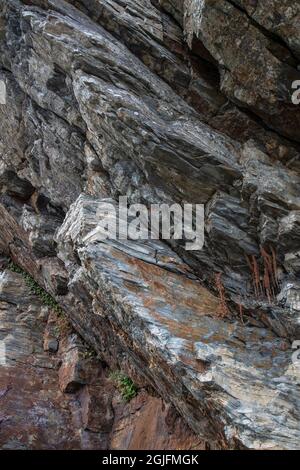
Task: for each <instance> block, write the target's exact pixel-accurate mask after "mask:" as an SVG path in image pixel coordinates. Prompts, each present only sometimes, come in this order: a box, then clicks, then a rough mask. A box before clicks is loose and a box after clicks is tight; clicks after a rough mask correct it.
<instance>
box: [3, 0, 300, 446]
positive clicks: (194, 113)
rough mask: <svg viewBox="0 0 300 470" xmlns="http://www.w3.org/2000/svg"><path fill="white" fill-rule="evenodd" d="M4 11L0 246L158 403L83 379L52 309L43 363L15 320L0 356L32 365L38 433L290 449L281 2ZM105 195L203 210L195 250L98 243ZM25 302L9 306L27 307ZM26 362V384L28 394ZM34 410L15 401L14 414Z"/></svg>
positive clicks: (286, 113) (286, 98)
mask: <svg viewBox="0 0 300 470" xmlns="http://www.w3.org/2000/svg"><path fill="white" fill-rule="evenodd" d="M0 15H1V16H0V81H1V82H2V83H4V84H5V90H6V96H5V104H0V114H1V117H0V225H1V230H0V251H1V252H2V254H3V255H5V256H8V257H10V258H11V259H13V261H14V262H15V263H16V264H18V265H19V266H21V267H22V268H23V269H24V270H25V271H26V272H28V273H30V275H31V276H33V277H34V279H35V280H36V281H37V282H38V283H39V284H40V286H42V287H43V288H45V289H46V290H47V291H48V292H49V293H50V294H51V295H52V296H53V297H55V299H56V301H57V302H58V303H59V305H60V306H61V308H62V309H63V310H64V312H65V314H66V316H67V317H68V319H69V321H70V323H71V324H72V327H73V328H74V330H75V331H76V332H77V334H79V335H80V336H81V337H82V338H83V339H84V341H85V342H86V343H87V344H89V345H90V346H91V347H92V348H93V349H94V350H95V351H96V352H97V354H98V355H99V357H100V358H101V360H102V361H103V362H105V364H107V365H108V366H109V367H110V368H112V369H114V368H118V369H122V370H125V371H126V373H128V375H130V377H132V379H133V380H134V381H135V382H136V383H137V384H138V385H139V386H140V387H142V388H143V387H150V388H151V390H152V393H153V392H154V391H155V394H156V395H157V396H151V397H150V396H148V395H147V394H146V392H142V393H141V394H140V395H139V396H138V397H137V398H135V399H134V401H133V402H131V403H130V404H129V405H127V408H126V407H125V408H124V406H123V407H122V405H120V406H121V411H120V407H119V405H116V406H115V408H114V405H113V403H114V400H113V399H111V398H110V395H109V393H110V392H107V394H108V395H109V397H107V394H101V393H100V391H99V386H100V385H99V383H100V384H102V385H101V386H103V387H106V386H107V387H108V389H110V385H106V381H107V380H108V379H107V376H106V375H105V373H104V372H101V374H100V376H99V383H96V384H94V383H93V380H92V379H91V378H90V374H91V370H90V369H89V367H88V366H84V367H81V365H80V360H79V359H80V346H78V344H77V341H79V342H80V341H81V340H78V337H76V336H72V335H71V336H70V335H69V336H68V335H67V337H66V338H65V339H64V341H62V342H60V343H62V344H58V342H57V338H56V337H55V335H54V334H53V331H54V330H53V329H55V324H56V319H55V317H54V318H53V317H51V315H50V317H49V319H48V324H47V327H46V326H45V328H46V333H45V337H44V339H42V340H41V341H42V343H39V345H40V344H43V341H44V349H45V351H44V350H43V351H41V357H40V356H39V355H38V357H36V356H35V353H34V352H33V350H32V347H31V346H32V344H31V343H32V341H33V340H32V339H31V340H30V344H31V346H30V345H29V346H30V347H29V349H30V348H31V349H30V351H29V350H28V351H24V348H25V347H26V344H27V339H26V334H27V333H26V334H25V333H24V332H22V331H23V330H22V328H23V326H22V327H20V328H21V333H20V334H21V337H22V338H23V336H24V343H23V342H22V344H20V341H17V342H14V344H15V346H14V348H13V350H14V354H15V355H17V357H19V356H21V357H23V356H26V361H27V360H28V361H29V363H30V364H31V361H37V363H38V364H39V361H41V360H43V361H45V360H46V358H47V364H48V366H47V367H48V368H47V372H46V373H45V375H46V378H45V380H48V378H47V377H48V374H49V380H48V381H49V383H50V382H51V386H50V385H49V392H48V388H47V393H49V394H51V393H53V394H55V397H56V398H55V400H56V401H54V402H53V403H54V405H53V410H54V411H53V413H54V414H55V413H56V414H55V416H56V418H53V423H54V424H53V426H55V422H56V423H58V422H59V420H62V422H63V423H64V429H65V431H64V432H65V435H64V437H60V435H59V433H58V434H57V433H56V432H53V435H55V436H56V437H53V439H57V441H56V442H53V444H51V445H52V446H53V448H56V447H57V442H58V441H59V440H60V442H63V444H62V447H64V448H72V447H76V448H88V447H89V446H90V447H92V448H95V447H96V448H97V447H98V446H104V447H105V446H106V447H107V446H111V447H112V448H131V449H132V448H135V447H136V448H143V446H147V445H148V446H150V447H151V446H152V448H157V447H161V448H167V447H168V446H173V445H174V446H175V448H183V447H186V448H187V447H188V448H191V447H193V446H200V448H204V447H205V446H209V447H210V448H233V449H236V448H251V449H298V448H299V442H300V440H299V437H300V425H299V423H300V393H299V385H300V369H299V365H297V364H294V363H293V361H292V355H293V349H292V343H293V341H294V340H297V339H299V335H300V327H299V325H300V317H299V315H300V306H299V295H300V287H299V275H300V230H299V217H300V216H299V214H300V176H299V169H300V165H299V154H300V151H299V148H300V147H299V145H300V143H299V141H300V137H299V135H300V134H299V127H300V108H299V106H297V105H295V104H293V101H292V95H293V93H294V91H295V90H294V88H293V84H294V82H296V81H297V80H300V71H299V70H298V62H299V60H300V57H299V56H300V49H299V34H298V31H299V28H300V10H299V6H298V5H297V2H293V1H292V0H284V1H280V2H279V1H275V0H274V1H269V2H262V1H259V0H257V1H250V0H249V1H248V0H245V1H243V0H231V1H229V0H227V1H226V0H221V1H220V0H201V1H200V0H185V1H177V0H160V1H159V0H152V1H151V0H142V1H141V0H139V1H138V0H125V1H124V0H92V1H91V0H89V1H87V0H79V1H78V0H77V1H71V0H70V1H68V2H66V1H62V0H60V1H58V0H32V1H31V0H30V1H29V0H24V1H22V2H21V1H19V0H9V1H4V0H0ZM119 196H127V198H128V201H129V203H143V204H145V205H147V206H149V205H150V204H153V203H159V204H160V203H171V202H172V203H173V202H176V203H179V204H183V203H197V204H205V244H204V247H203V249H202V250H199V251H186V250H185V248H184V243H183V242H182V241H178V240H172V241H170V242H162V241H154V240H152V241H141V240H139V241H138V242H136V241H135V242H134V241H130V240H128V241H125V240H119V241H113V240H106V241H99V240H98V239H97V238H95V237H93V236H92V234H93V231H94V229H95V228H96V227H97V224H98V217H99V207H101V202H103V201H110V202H112V203H113V204H116V201H117V200H118V197H119ZM3 276H4V278H3V279H6V277H5V276H9V274H3ZM10 276H11V275H10ZM1 282H4V281H3V280H2V281H1ZM5 282H6V281H5ZM10 282H16V281H13V279H12V280H11V281H10ZM22 289H24V286H23V287H22V283H21V281H20V292H17V290H16V288H15V289H14V294H13V295H11V294H9V291H10V288H9V289H8V292H6V293H5V294H4V298H3V299H4V300H3V302H6V304H5V305H4V307H3V308H4V311H5V312H7V313H6V314H5V315H4V317H3V318H4V319H3V320H1V322H0V333H1V335H2V336H3V335H4V338H7V337H8V339H7V340H6V339H5V341H9V337H10V335H12V337H14V335H17V330H18V329H17V326H16V325H12V324H10V325H11V326H10V327H9V331H11V332H10V333H9V334H7V328H8V327H7V326H5V325H6V323H7V322H8V323H9V319H8V318H9V317H10V316H13V317H15V315H16V311H15V309H16V306H15V303H14V301H13V299H12V297H13V296H16V295H20V296H21V297H22V296H23V295H22V292H23V291H22ZM4 290H5V289H4ZM16 292H17V293H16ZM23 297H24V296H23ZM35 305H36V299H33V298H31V297H30V296H29V297H28V298H27V297H25V299H24V309H25V310H26V309H29V311H30V308H33V309H34V308H35ZM22 308H23V307H22ZM36 311H39V312H40V313H38V314H37V315H38V316H39V315H40V314H41V306H39V308H38V307H36ZM26 312H27V310H26ZM48 313H49V312H48ZM44 314H45V318H46V317H47V318H48V314H46V313H44ZM32 315H33V316H34V315H36V314H32V313H30V314H29V313H28V312H27V313H26V314H25V319H27V317H28V318H31V319H32ZM52 315H53V314H52ZM1 318H2V317H1ZM34 318H35V319H36V318H37V317H36V316H34ZM26 321H27V320H26ZM32 321H33V319H32ZM34 321H35V320H34ZM3 325H4V326H3ZM28 325H29V324H27V327H26V331H27V332H28V329H29V326H28ZM30 325H31V326H30V328H32V331H33V333H32V334H33V336H34V335H37V336H38V338H39V341H40V338H41V336H42V335H41V329H40V326H39V325H35V323H30ZM14 328H15V329H14ZM45 328H44V329H45ZM3 332H4V333H3ZM40 347H41V346H39V348H40ZM61 348H63V350H61ZM57 350H58V352H57ZM49 354H50V356H49ZM57 354H58V356H57ZM52 355H53V357H52ZM49 357H50V359H49ZM57 358H59V360H61V361H62V364H61V366H60V369H59V371H58V369H57V368H55V367H56V366H54V365H52V362H53V361H54V362H53V364H54V363H55V364H56V361H57ZM49 364H50V366H49ZM1 367H4V366H1ZM5 367H6V366H5ZM10 367H11V366H10ZM14 367H17V366H16V365H14ZM29 367H31V366H29ZM39 367H40V366H39ZM48 369H49V370H48ZM5 370H6V369H5V368H4V372H3V374H4V377H5V374H6V372H5ZM30 370H31V369H30ZM34 370H35V374H34V377H33V379H32V380H29V379H28V382H27V386H28V387H32V388H33V389H35V390H38V391H39V395H40V393H41V392H40V390H44V388H43V386H42V384H41V382H40V380H42V379H41V377H40V376H39V374H38V371H39V368H38V367H36V368H35V369H34ZM16 374H17V375H16V377H17V376H18V373H17V372H16ZM54 374H55V381H54V379H53V376H54ZM0 380H2V379H0ZM22 380H23V381H24V382H26V380H25V378H23V379H22ZM5 387H6V388H5ZM7 387H8V385H4V386H3V387H1V388H3V390H4V392H3V397H4V398H5V399H6V400H9V396H10V393H11V392H10V393H9V391H8V390H9V387H8V389H7ZM59 387H60V388H59ZM6 389H7V391H5V390H6ZM45 390H46V389H45ZM65 392H67V394H66V393H65ZM36 393H37V392H36ZM43 393H45V392H43ZM69 393H71V395H72V397H73V398H69V395H68V394H69ZM102 395H103V396H102ZM49 396H50V395H49ZM158 396H161V397H163V398H164V400H166V401H168V402H170V405H165V404H163V402H162V400H161V398H158ZM74 397H76V398H74ZM2 399H3V398H1V395H0V400H2ZM37 399H38V398H37ZM51 400H52V398H51ZM77 402H79V403H80V404H79V405H78V403H77ZM95 403H96V405H95V408H96V410H94V414H93V413H91V412H90V407H91V404H95ZM171 405H172V406H174V407H175V409H176V410H177V412H179V414H180V415H181V417H182V419H183V420H184V421H182V420H180V419H179V418H178V417H176V418H172V417H170V416H171V415H172V416H173V414H174V413H175V412H174V411H173V408H172V406H171ZM7 406H8V407H9V406H12V405H11V404H8V405H7ZM31 406H32V403H27V402H26V401H24V402H23V401H20V410H21V411H20V413H21V414H22V413H25V410H28V409H31V408H30V407H31ZM41 406H42V405H41ZM22 407H23V408H22ZM68 407H69V409H70V410H71V411H70V413H68V418H67V417H65V416H64V412H63V411H62V410H65V409H66V408H68ZM97 407H99V408H98V409H97ZM92 408H94V406H92ZM8 409H9V408H8ZM32 409H33V408H32ZM51 409H52V408H51ZM99 409H101V410H103V409H105V413H103V411H99ZM169 409H170V410H171V411H168V410H169ZM22 410H23V411H22ZM7 413H12V411H9V412H7ZM41 413H42V414H43V417H45V419H50V418H51V416H52V414H51V413H52V411H51V412H50V410H49V408H48V407H46V409H45V408H44V411H43V412H42V411H41ZM132 414H133V415H134V416H135V417H136V418H134V419H137V421H136V422H134V423H132V422H131V418H130V416H131V415H132ZM33 415H34V413H33ZM70 415H71V416H73V418H74V416H75V415H76V419H80V420H81V421H80V422H79V421H77V424H76V426H75V427H74V426H73V425H71V422H70ZM78 416H80V418H78ZM174 416H176V415H175V414H174ZM47 417H48V418H47ZM73 418H72V419H73ZM5 419H6V418H4V420H5ZM51 419H52V418H51ZM74 419H75V418H74ZM139 419H140V420H141V423H140V422H139ZM118 420H119V421H118ZM161 420H162V421H161ZM174 420H175V421H176V425H174V426H173V427H174V429H175V434H176V433H177V434H176V435H170V433H169V430H168V429H169V428H168V423H169V425H170V423H174V422H175V421H174ZM143 421H144V422H148V424H149V426H148V427H149V429H151V432H149V436H150V435H151V443H150V442H149V441H147V439H146V437H141V436H144V431H143V430H142V428H141V427H140V426H142V422H143ZM0 422H1V423H2V424H1V427H0V442H1V445H2V446H7V445H8V446H15V445H19V444H16V443H17V442H19V441H18V439H19V438H17V437H16V435H15V434H14V429H13V427H14V426H15V425H16V424H13V425H12V427H10V425H9V424H8V425H7V426H6V425H4V424H3V420H2V421H0ZM161 422H163V423H164V424H163V425H161V424H159V423H161ZM184 423H187V424H188V425H189V426H190V428H191V429H192V430H193V432H194V433H195V435H194V434H193V433H192V432H191V431H189V430H188V429H187V427H186V426H185V424H184ZM33 426H34V424H33ZM171 426H172V424H171ZM2 429H4V436H9V437H6V438H5V439H6V440H2V441H1V439H2V438H1V432H2ZM6 429H7V430H6ZM80 429H84V430H85V431H84V433H83V434H82V433H81V432H79V430H80ZM89 429H90V432H91V433H93V437H94V438H95V439H96V440H94V441H93V442H92V441H89V437H88V436H90V435H89V434H88V433H89ZM113 430H114V431H113ZM137 430H138V431H137ZM32 432H33V434H34V433H36V431H32ZM86 433H87V434H86ZM94 433H95V434H96V435H95V436H94ZM108 435H109V437H108ZM196 436H197V437H196ZM97 439H98V440H97ZM149 439H150V438H149ZM180 441H181V442H180ZM2 442H3V443H2ZM205 443H206V444H205ZM20 445H21V446H23V445H24V446H25V447H26V448H27V447H28V448H31V447H34V448H38V447H39V446H40V447H43V448H44V446H46V443H45V441H43V440H42V438H41V437H38V438H37V440H36V441H34V439H33V440H32V442H29V441H26V442H25V441H23V440H22V439H21V440H20ZM176 446H177V447H176Z"/></svg>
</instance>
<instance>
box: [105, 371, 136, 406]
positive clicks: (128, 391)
mask: <svg viewBox="0 0 300 470" xmlns="http://www.w3.org/2000/svg"><path fill="white" fill-rule="evenodd" d="M110 378H111V379H112V380H113V381H114V382H115V384H116V386H117V388H118V390H119V392H120V393H121V395H122V398H123V400H125V401H127V402H129V401H130V400H132V399H133V398H134V397H136V396H137V393H138V388H137V386H136V385H135V384H134V383H133V381H132V380H131V379H130V378H129V377H127V375H125V374H123V373H122V372H120V371H115V372H112V373H111V374H110Z"/></svg>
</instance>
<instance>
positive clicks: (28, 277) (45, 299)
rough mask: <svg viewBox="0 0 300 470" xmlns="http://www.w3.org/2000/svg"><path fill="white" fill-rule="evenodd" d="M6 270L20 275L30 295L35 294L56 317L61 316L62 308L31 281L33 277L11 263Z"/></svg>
mask: <svg viewBox="0 0 300 470" xmlns="http://www.w3.org/2000/svg"><path fill="white" fill-rule="evenodd" d="M8 268H9V269H10V270H11V271H12V272H14V273H17V274H21V275H22V276H23V278H24V280H25V282H26V285H27V286H28V287H29V289H30V291H31V292H32V294H35V295H36V296H37V297H38V298H39V299H40V300H41V302H42V303H43V305H46V306H47V307H50V308H52V309H53V310H55V312H56V313H57V314H58V315H63V313H64V312H63V310H62V308H61V307H60V306H59V305H58V303H57V302H56V300H55V299H54V298H53V297H52V296H51V295H50V294H48V292H46V291H45V289H43V288H42V287H40V286H39V284H38V283H37V282H36V281H35V280H34V279H33V277H32V276H31V275H30V274H28V273H27V272H26V271H24V269H22V268H20V266H18V265H16V264H15V263H14V262H13V261H11V262H10V263H9V264H8Z"/></svg>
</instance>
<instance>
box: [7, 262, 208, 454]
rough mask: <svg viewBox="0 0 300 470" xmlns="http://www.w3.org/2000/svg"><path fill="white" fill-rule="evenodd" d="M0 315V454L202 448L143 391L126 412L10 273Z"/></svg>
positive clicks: (68, 334) (92, 362)
mask: <svg viewBox="0 0 300 470" xmlns="http://www.w3.org/2000/svg"><path fill="white" fill-rule="evenodd" d="M0 311H1V329H0V402H1V412H0V448H1V449H23V450H24V449H51V450H59V449H108V448H109V449H116V450H117V449H143V448H147V449H165V448H172V449H178V448H180V446H181V447H183V448H184V449H186V448H187V449H202V448H205V443H204V442H202V441H200V439H198V438H197V437H196V436H195V435H194V434H193V433H192V432H191V431H190V430H189V428H188V427H187V426H186V425H185V424H184V423H183V422H182V420H181V419H180V418H179V417H178V415H177V414H176V412H175V410H174V409H173V408H172V406H170V405H167V404H165V403H164V402H163V401H162V400H161V399H160V398H158V397H155V396H151V395H149V393H147V392H146V391H145V390H141V391H140V392H139V393H138V395H137V397H136V398H133V400H132V401H131V402H130V403H128V404H126V402H125V401H124V399H122V397H121V396H120V393H119V392H118V390H117V389H116V387H115V385H114V382H113V381H112V380H111V378H110V375H109V372H108V369H107V368H106V367H104V365H103V363H101V362H100V361H99V360H97V359H96V358H95V357H94V355H92V354H91V351H90V350H89V349H88V348H87V346H86V345H85V344H84V343H83V342H82V340H81V339H80V338H79V337H78V336H77V335H76V333H75V332H74V331H72V330H71V328H70V327H69V326H68V324H67V322H66V319H64V318H61V317H57V314H56V313H55V311H54V310H51V309H50V308H49V307H46V306H44V305H43V303H42V301H41V299H40V298H39V297H38V296H37V295H35V294H33V293H32V291H31V290H30V288H29V286H28V285H27V284H26V282H25V281H24V278H23V276H22V275H21V274H16V273H14V272H11V271H10V270H9V269H6V270H4V271H1V273H0ZM58 345H59V348H58ZM63 392H64V393H63Z"/></svg>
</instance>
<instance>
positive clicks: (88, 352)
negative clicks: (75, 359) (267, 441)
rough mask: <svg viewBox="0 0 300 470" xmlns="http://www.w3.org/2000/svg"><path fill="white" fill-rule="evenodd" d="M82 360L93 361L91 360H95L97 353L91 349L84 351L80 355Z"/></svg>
mask: <svg viewBox="0 0 300 470" xmlns="http://www.w3.org/2000/svg"><path fill="white" fill-rule="evenodd" d="M81 355H82V357H83V359H93V358H96V357H97V353H96V351H94V350H93V349H91V348H88V349H86V350H85V351H83V352H82V353H81Z"/></svg>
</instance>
